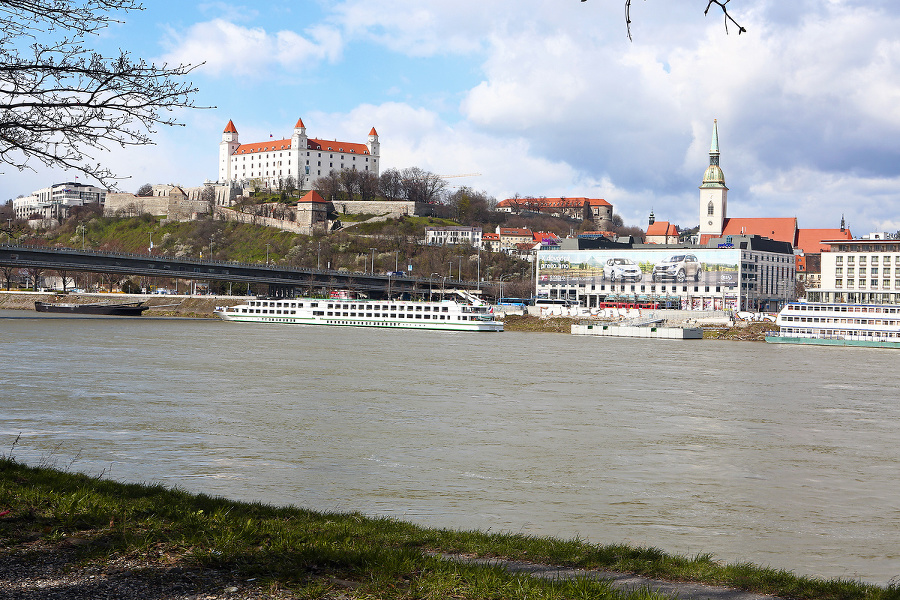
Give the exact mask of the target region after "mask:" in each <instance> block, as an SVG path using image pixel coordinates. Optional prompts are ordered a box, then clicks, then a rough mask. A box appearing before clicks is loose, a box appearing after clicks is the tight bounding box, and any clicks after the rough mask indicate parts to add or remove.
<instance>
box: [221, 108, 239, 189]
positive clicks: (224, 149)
mask: <svg viewBox="0 0 900 600" xmlns="http://www.w3.org/2000/svg"><path fill="white" fill-rule="evenodd" d="M240 145H241V143H240V142H239V141H238V132H237V129H236V128H235V126H234V123H232V122H231V121H230V120H229V121H228V125H227V126H226V127H225V131H224V132H222V141H221V142H220V143H219V183H226V182H228V181H231V156H232V155H233V154H234V153H235V151H236V150H237V149H238V146H240Z"/></svg>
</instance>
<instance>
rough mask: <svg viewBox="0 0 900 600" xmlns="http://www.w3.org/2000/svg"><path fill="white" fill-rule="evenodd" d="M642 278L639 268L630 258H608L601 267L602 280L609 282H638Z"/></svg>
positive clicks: (642, 274)
mask: <svg viewBox="0 0 900 600" xmlns="http://www.w3.org/2000/svg"><path fill="white" fill-rule="evenodd" d="M643 277H644V273H643V272H642V271H641V267H640V266H638V264H637V263H636V262H634V261H633V260H631V259H630V258H610V259H609V260H607V261H606V263H605V264H604V265H603V278H604V279H609V280H610V281H626V280H631V281H640V280H641V279H642V278H643Z"/></svg>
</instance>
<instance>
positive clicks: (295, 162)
mask: <svg viewBox="0 0 900 600" xmlns="http://www.w3.org/2000/svg"><path fill="white" fill-rule="evenodd" d="M308 147H309V137H307V135H306V125H304V124H303V119H297V124H296V125H294V132H293V133H292V134H291V150H294V152H293V153H292V156H291V160H290V162H289V168H290V173H291V174H292V175H293V176H294V178H295V179H296V180H297V187H299V188H300V189H301V190H302V189H306V187H305V185H306V184H307V183H308V179H309V167H307V166H306V161H305V153H306V149H307V148H308Z"/></svg>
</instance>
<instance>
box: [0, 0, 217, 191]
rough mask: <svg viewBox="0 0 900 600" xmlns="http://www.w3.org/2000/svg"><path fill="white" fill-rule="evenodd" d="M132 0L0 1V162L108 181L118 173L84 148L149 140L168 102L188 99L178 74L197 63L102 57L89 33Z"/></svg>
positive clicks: (165, 116) (132, 7)
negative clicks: (40, 166) (91, 43)
mask: <svg viewBox="0 0 900 600" xmlns="http://www.w3.org/2000/svg"><path fill="white" fill-rule="evenodd" d="M141 9H142V7H141V5H140V4H137V2H136V0H89V1H86V2H71V1H69V0H0V30H2V34H0V97H2V103H0V161H2V162H5V163H7V164H9V165H11V166H14V167H16V168H18V169H19V170H24V169H33V167H32V166H31V164H32V163H33V162H35V161H36V162H39V163H43V164H44V165H46V166H51V167H57V168H63V169H74V170H77V171H80V172H82V173H84V174H85V175H88V176H90V177H93V178H94V179H96V180H98V181H99V182H100V183H101V184H102V185H107V186H109V185H110V184H111V183H113V182H114V180H116V179H118V177H117V176H116V175H115V174H114V173H113V172H112V171H111V170H110V169H109V168H107V167H104V166H102V164H100V163H99V162H95V160H96V159H95V158H94V156H93V153H92V152H91V151H93V150H96V151H100V150H109V149H110V147H112V146H119V147H122V146H142V145H147V144H152V143H153V141H152V138H151V135H152V134H153V133H155V130H156V128H157V127H158V126H160V125H166V126H176V125H183V124H182V123H179V122H178V121H177V120H176V118H175V117H174V116H172V114H173V113H172V111H174V110H176V109H179V108H193V107H194V106H195V105H194V103H193V100H192V98H193V95H194V94H195V93H196V91H197V88H195V87H193V85H192V84H191V83H189V82H184V81H182V79H183V78H184V77H185V76H186V75H188V74H189V73H190V72H191V71H193V70H194V69H195V68H196V67H197V66H199V65H177V66H174V67H170V66H169V65H166V64H163V65H160V66H157V65H156V64H153V63H148V62H146V61H144V60H143V59H140V58H133V57H132V56H131V55H130V54H129V53H128V52H127V51H122V50H120V51H119V55H118V56H112V57H105V56H102V55H101V54H99V53H97V52H94V51H92V50H90V49H89V44H88V41H87V39H88V37H89V36H91V35H97V34H99V33H100V31H101V30H103V29H104V28H106V27H107V26H108V25H109V24H111V23H116V22H119V21H118V20H117V18H116V16H115V15H116V13H128V12H132V11H136V10H141Z"/></svg>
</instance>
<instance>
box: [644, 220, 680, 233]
mask: <svg viewBox="0 0 900 600" xmlns="http://www.w3.org/2000/svg"><path fill="white" fill-rule="evenodd" d="M646 235H648V236H649V235H664V236H667V237H668V236H673V235H678V227H677V226H675V225H673V224H672V223H669V222H668V221H656V222H654V223H653V224H652V225H650V226H649V227H647V233H646Z"/></svg>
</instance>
